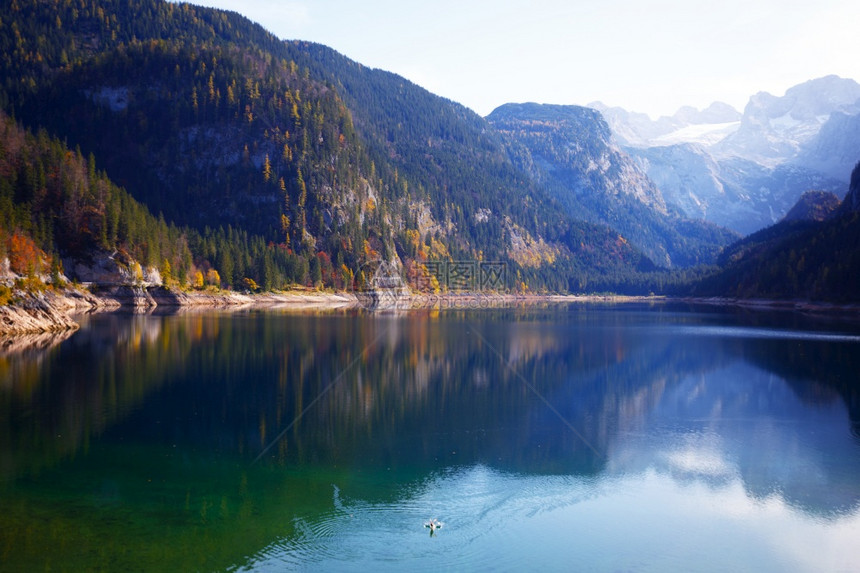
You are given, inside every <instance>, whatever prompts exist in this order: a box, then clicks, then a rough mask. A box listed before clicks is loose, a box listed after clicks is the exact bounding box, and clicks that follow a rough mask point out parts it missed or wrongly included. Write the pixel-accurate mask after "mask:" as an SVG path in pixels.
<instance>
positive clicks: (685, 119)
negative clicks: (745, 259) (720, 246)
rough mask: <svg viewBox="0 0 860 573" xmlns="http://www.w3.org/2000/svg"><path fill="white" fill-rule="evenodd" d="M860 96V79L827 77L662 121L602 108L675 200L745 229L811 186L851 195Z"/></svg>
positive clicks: (776, 216) (689, 210) (689, 211)
mask: <svg viewBox="0 0 860 573" xmlns="http://www.w3.org/2000/svg"><path fill="white" fill-rule="evenodd" d="M858 98H860V84H857V83H856V82H854V81H853V80H849V79H842V78H839V77H837V76H827V77H824V78H819V79H816V80H811V81H809V82H806V83H804V84H800V85H798V86H794V87H792V88H790V89H789V90H787V91H786V93H785V95H784V96H780V97H777V96H773V95H771V94H768V93H765V92H762V93H759V94H756V95H754V96H752V97H751V98H750V101H749V103H748V104H747V106H746V107H745V109H744V113H743V115H740V114H737V112H734V110H733V109H732V108H730V107H729V106H726V105H725V104H712V105H711V106H710V107H709V108H706V109H705V110H702V111H701V112H699V111H697V110H695V109H693V108H681V110H679V112H678V113H677V114H675V116H672V117H671V118H670V117H661V118H659V119H658V120H656V121H651V120H650V119H649V118H647V116H642V115H641V114H630V113H628V112H625V111H624V110H618V109H617V108H611V109H606V110H605V111H604V112H603V113H604V114H606V115H607V116H608V118H610V120H609V121H610V125H612V128H613V134H614V135H615V137H616V138H617V140H618V141H619V142H621V143H622V145H623V148H624V149H625V150H626V151H627V152H628V153H630V154H631V155H632V156H633V157H635V158H637V160H638V161H639V162H640V167H641V168H642V169H643V170H644V171H645V172H646V173H647V174H648V176H649V178H651V179H652V180H653V181H654V183H655V184H656V185H657V187H658V188H659V189H660V191H661V192H662V194H663V196H664V198H665V199H666V202H667V204H668V205H670V206H675V207H677V208H678V209H680V211H681V212H682V213H683V214H684V215H686V216H688V217H694V218H702V219H704V220H706V221H711V222H713V223H716V224H718V225H721V226H725V227H728V228H730V229H733V230H735V231H738V232H740V233H744V234H746V233H751V232H754V231H756V230H758V229H761V228H763V227H766V226H768V225H771V224H773V223H775V222H777V221H779V220H780V219H781V218H782V217H783V216H784V215H785V213H786V212H787V210H788V209H789V208H790V207H791V206H792V205H793V204H794V203H795V202H796V201H797V200H798V199H799V198H800V196H801V195H802V194H803V193H804V192H805V191H808V190H810V189H819V190H824V191H828V192H833V193H836V194H837V195H839V196H842V195H844V193H845V191H846V189H847V185H846V183H847V178H848V174H849V173H850V171H851V167H853V165H854V163H855V162H856V161H857V160H858V159H860V151H858V149H860V147H858V146H857V145H855V144H856V143H857V139H856V138H857V136H856V134H857V133H858V131H857V129H856V127H857V126H858V121H860V120H858V119H857V117H858V115H857V114H858V112H860V107H858ZM604 107H605V106H604ZM598 109H601V108H600V106H598ZM733 112H734V113H733Z"/></svg>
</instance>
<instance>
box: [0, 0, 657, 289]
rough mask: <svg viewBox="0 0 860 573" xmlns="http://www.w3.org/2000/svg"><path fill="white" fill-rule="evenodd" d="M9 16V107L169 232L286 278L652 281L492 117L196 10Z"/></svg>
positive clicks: (332, 281) (564, 284)
mask: <svg viewBox="0 0 860 573" xmlns="http://www.w3.org/2000/svg"><path fill="white" fill-rule="evenodd" d="M2 4H3V10H2V16H0V18H2V20H0V48H2V60H0V79H2V90H0V102H2V105H3V107H4V109H6V110H7V112H8V113H10V114H13V115H14V117H15V119H16V120H17V121H20V122H23V124H24V125H25V126H26V127H28V128H29V129H31V130H39V129H45V130H47V132H48V133H49V134H51V135H54V136H57V137H60V138H62V139H63V140H64V141H65V142H67V143H68V145H70V146H71V147H73V148H74V147H79V148H80V149H81V154H82V155H83V156H89V155H90V154H92V155H93V157H94V158H95V162H96V164H97V165H99V166H100V168H101V169H104V171H105V172H106V174H107V176H108V177H109V178H110V179H111V180H112V181H114V182H116V183H117V184H119V185H121V186H123V187H124V188H126V189H128V191H129V192H130V193H131V194H132V196H134V197H135V198H136V199H137V200H138V201H140V202H141V203H143V204H144V205H146V206H147V207H148V208H149V209H150V210H151V211H152V212H153V213H161V214H163V217H164V220H165V222H166V223H165V224H174V225H177V226H186V227H187V228H188V229H189V231H190V230H194V231H195V232H197V233H199V234H201V236H209V235H216V234H218V233H222V234H225V236H231V237H232V239H231V240H235V238H236V236H241V237H246V239H243V240H245V242H247V243H248V244H250V243H255V244H256V243H262V244H263V245H265V248H266V250H267V252H273V253H274V252H282V253H283V256H284V257H286V259H285V260H290V261H292V259H290V257H293V256H295V257H298V258H299V259H300V264H299V265H298V269H299V270H295V269H293V270H292V271H290V270H289V269H287V268H286V267H285V268H284V269H283V270H282V271H278V273H279V276H283V277H284V280H286V281H288V282H289V281H291V280H295V281H297V282H303V283H304V284H324V285H327V286H338V284H339V283H340V284H343V282H344V281H343V280H341V279H340V278H334V277H345V278H346V279H349V277H350V276H351V275H355V274H356V273H359V272H360V270H361V268H362V265H364V264H365V263H366V262H367V261H369V260H373V259H380V258H381V259H384V260H393V261H396V262H397V263H398V264H402V265H403V267H404V268H405V269H407V270H409V269H415V268H416V267H420V266H421V265H422V264H424V263H425V262H426V261H427V260H433V259H437V260H463V259H469V260H476V259H481V260H496V261H502V262H505V263H506V264H507V265H508V277H510V279H511V285H510V286H518V287H529V288H532V289H549V290H553V291H568V290H580V289H587V288H592V287H594V286H595V285H603V286H607V285H608V286H609V288H611V285H612V284H614V283H617V282H618V281H619V280H620V281H621V282H622V283H623V284H626V285H639V286H637V287H635V288H637V289H638V288H643V289H648V288H650V285H646V284H645V283H647V282H648V280H650V279H646V278H645V277H643V276H641V275H640V272H641V271H643V270H648V271H650V270H651V269H653V264H652V262H651V261H649V260H648V259H647V258H645V257H643V255H642V254H641V252H640V251H639V250H638V249H637V248H635V247H633V246H631V243H630V241H629V240H628V238H626V237H624V236H623V235H622V234H619V233H618V232H617V231H616V230H612V229H610V228H608V227H606V226H604V225H596V224H587V223H584V222H581V221H578V220H577V218H576V217H573V216H571V215H570V213H568V212H566V211H565V210H564V209H563V208H561V206H560V204H559V203H558V201H557V200H556V198H554V197H552V195H551V194H550V193H548V192H547V191H546V190H545V189H544V188H543V187H542V186H541V185H538V184H536V183H535V182H534V181H532V180H531V179H530V178H529V177H528V176H527V175H526V174H525V173H524V172H523V171H522V170H520V169H519V168H517V167H516V166H515V165H514V164H513V163H512V162H511V161H510V159H509V157H508V154H507V152H506V148H505V145H504V143H503V141H502V139H501V137H500V136H499V134H497V133H495V132H494V130H493V129H492V128H491V127H490V126H489V124H488V123H487V122H486V121H485V120H483V119H482V118H480V117H478V116H477V115H475V114H474V113H472V112H470V111H469V110H467V109H466V108H463V107H462V106H459V105H457V104H455V103H453V102H450V101H448V100H444V99H442V98H439V97H437V96H434V95H432V94H430V93H429V92H426V91H425V90H423V89H421V88H419V87H417V86H415V85H413V84H411V83H409V82H408V81H406V80H404V79H403V78H400V77H398V76H395V75H393V74H389V73H386V72H382V71H377V70H369V69H367V68H364V67H362V66H360V65H359V64H356V63H355V62H351V61H350V60H348V59H347V58H344V57H343V56H340V55H339V54H337V53H336V52H333V51H332V50H329V49H328V48H325V47H322V46H317V45H313V44H304V43H284V42H281V41H279V40H278V39H277V38H275V37H274V36H272V35H270V34H269V33H267V32H266V31H265V30H264V29H263V28H261V27H260V26H258V25H256V24H253V23H251V22H250V21H248V20H247V19H245V18H243V17H240V16H238V15H237V14H234V13H227V12H223V11H218V10H213V9H208V8H199V7H195V6H191V5H187V4H171V3H167V2H162V1H160V0H129V1H118V0H116V1H114V0H102V1H98V0H70V1H67V2H61V1H56V2H51V1H49V2H35V1H33V0H14V1H11V2H10V1H4V2H3V3H2ZM228 227H229V228H228ZM218 228H221V229H226V230H224V231H213V230H212V229H218ZM55 246H56V248H57V249H58V250H59V251H61V252H62V254H64V255H65V252H64V251H65V250H66V249H67V247H66V245H65V244H64V243H63V242H59V243H58V244H57V245H55ZM278 249H280V251H278ZM210 254H211V253H210ZM146 256H147V257H149V255H148V254H147V255H146ZM201 256H202V255H201ZM192 258H193V257H192ZM209 259H211V260H210V262H211V264H213V265H214V266H215V267H216V268H218V270H220V271H221V275H222V279H223V281H224V283H225V284H228V285H234V286H235V283H236V281H237V280H239V279H240V278H242V277H239V276H233V275H237V274H244V273H236V272H224V271H225V270H227V271H230V270H234V271H235V269H230V268H229V267H230V266H231V263H232V266H235V265H236V262H235V261H234V260H233V259H235V257H234V256H232V255H228V254H225V251H224V249H220V250H218V251H217V252H216V253H215V254H214V256H212V257H209ZM252 259H253V260H252V261H250V262H249V261H246V263H248V264H245V265H243V268H244V267H254V268H266V267H267V264H265V263H263V262H260V261H259V260H256V259H255V258H254V256H253V255H252ZM224 261H229V262H228V263H227V267H228V268H227V269H222V268H220V267H222V266H223V265H224V264H225V263H224ZM320 261H323V265H324V266H325V269H329V268H330V269H334V272H325V269H324V270H323V272H320V271H319V270H318V266H319V265H320ZM184 267H187V265H184ZM184 267H183V268H184ZM303 268H304V269H308V271H307V272H303V271H302V270H301V269H303ZM255 276H260V275H259V273H258V275H255ZM315 279H320V280H315ZM255 280H256V279H255ZM261 280H263V281H264V282H263V283H260V284H266V285H267V286H269V285H271V286H274V287H279V286H280V284H279V283H280V280H266V279H265V277H261ZM514 283H516V284H514Z"/></svg>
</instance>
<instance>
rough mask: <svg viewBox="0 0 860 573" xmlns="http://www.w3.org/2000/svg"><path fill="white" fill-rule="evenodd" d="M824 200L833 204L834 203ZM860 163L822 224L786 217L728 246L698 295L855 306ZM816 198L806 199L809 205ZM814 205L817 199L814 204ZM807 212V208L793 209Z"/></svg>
mask: <svg viewBox="0 0 860 573" xmlns="http://www.w3.org/2000/svg"><path fill="white" fill-rule="evenodd" d="M820 198H823V199H824V202H825V203H830V204H831V205H832V199H829V198H826V197H822V196H819V199H820ZM858 198H860V163H858V165H857V166H856V167H855V168H854V171H853V172H852V175H851V188H850V190H849V192H848V195H847V196H846V198H845V201H843V203H842V205H841V206H839V207H838V209H836V210H833V211H832V214H831V216H830V217H827V218H825V219H823V220H815V219H816V218H817V217H816V218H812V219H810V218H809V217H800V218H795V217H791V218H786V219H785V220H783V221H781V222H779V223H777V224H776V225H773V226H771V227H768V228H766V229H762V230H761V231H758V232H756V233H753V234H752V235H750V236H748V237H745V238H744V239H742V240H740V241H738V242H737V243H735V244H734V245H732V246H731V247H729V248H727V249H726V250H725V252H724V253H723V255H722V256H721V260H720V265H721V267H722V268H721V270H720V271H718V272H717V273H716V274H715V275H713V276H711V277H709V278H707V279H705V280H703V281H702V282H700V283H699V284H697V285H695V286H694V287H693V289H692V292H693V294H695V295H699V296H730V297H738V298H768V299H803V300H813V301H829V302H857V293H858V292H860V249H858V248H857V245H860V210H858V205H860V199H858ZM810 199H815V196H814V195H813V196H807V197H806V198H805V199H804V200H803V203H809V202H810ZM815 202H816V203H817V202H818V201H815ZM804 210H808V209H807V207H805V206H804V205H803V204H801V205H798V206H796V207H795V208H794V209H792V210H791V211H792V212H795V211H804Z"/></svg>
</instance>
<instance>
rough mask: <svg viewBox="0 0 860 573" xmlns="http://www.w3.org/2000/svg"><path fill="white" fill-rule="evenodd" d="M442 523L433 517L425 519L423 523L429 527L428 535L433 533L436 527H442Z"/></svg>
mask: <svg viewBox="0 0 860 573" xmlns="http://www.w3.org/2000/svg"><path fill="white" fill-rule="evenodd" d="M442 525H444V524H443V523H442V522H441V521H439V520H438V519H435V518H434V519H431V520H429V521H427V522H426V523H425V524H424V527H427V528H429V529H430V535H433V534H434V533H436V530H437V529H442Z"/></svg>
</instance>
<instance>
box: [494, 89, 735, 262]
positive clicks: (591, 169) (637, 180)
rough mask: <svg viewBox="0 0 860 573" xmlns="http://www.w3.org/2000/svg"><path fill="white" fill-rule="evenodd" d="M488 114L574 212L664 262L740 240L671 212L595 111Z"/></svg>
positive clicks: (520, 109) (510, 109)
mask: <svg viewBox="0 0 860 573" xmlns="http://www.w3.org/2000/svg"><path fill="white" fill-rule="evenodd" d="M487 120H488V121H489V122H490V124H491V125H492V126H493V127H494V128H495V129H496V130H497V131H499V132H500V133H501V134H502V135H504V136H505V137H506V138H507V139H508V140H509V145H508V148H509V149H510V150H511V151H510V153H511V157H512V159H513V160H514V162H515V163H516V164H517V165H519V166H520V167H521V168H522V169H523V170H524V171H526V172H527V173H529V174H530V175H531V177H532V179H533V180H534V181H536V182H537V183H539V184H541V185H543V186H545V187H547V188H548V189H550V190H551V192H552V193H553V194H554V197H555V198H556V199H557V200H558V201H559V203H560V204H561V205H563V206H564V207H565V208H566V209H567V211H568V213H569V214H570V215H571V216H573V217H577V218H582V219H585V220H587V221H592V222H596V223H601V224H605V225H609V226H611V227H612V228H614V229H616V230H618V231H619V232H620V233H621V234H622V236H624V237H626V238H627V239H629V240H630V241H631V242H632V243H633V244H635V245H636V246H637V247H638V248H640V249H642V250H643V251H644V252H645V254H646V255H648V257H649V258H651V260H653V261H655V262H656V263H658V264H660V265H662V266H665V267H671V266H681V267H687V266H693V265H696V264H700V263H710V262H713V261H714V260H715V258H716V255H717V254H718V252H719V250H720V249H721V248H722V247H723V246H725V245H726V244H728V243H729V242H731V241H732V240H733V238H735V237H733V235H732V234H731V233H728V232H726V231H724V230H722V229H718V228H717V227H716V226H714V225H709V224H706V223H704V222H701V221H692V220H689V219H684V218H681V217H679V216H677V214H676V213H675V211H674V210H671V211H670V209H668V208H667V205H666V202H665V200H664V198H663V196H662V194H661V193H660V191H659V190H658V189H657V188H656V187H655V186H654V184H653V183H652V182H651V180H649V178H648V177H647V176H646V175H645V173H644V172H643V171H642V170H640V169H639V168H638V166H637V165H636V163H635V162H634V161H633V160H632V159H631V158H630V157H629V156H628V155H627V154H626V153H625V152H624V151H622V150H621V149H619V148H618V147H617V146H616V145H615V144H614V143H613V142H612V138H611V132H610V129H609V126H608V125H607V123H606V122H605V121H604V120H603V118H602V117H601V115H600V114H599V113H597V112H596V111H595V110H593V109H589V108H584V107H578V106H555V105H539V104H532V103H529V104H506V105H503V106H501V107H499V108H497V109H496V110H494V111H493V112H492V113H491V114H490V115H489V116H488V117H487Z"/></svg>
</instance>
